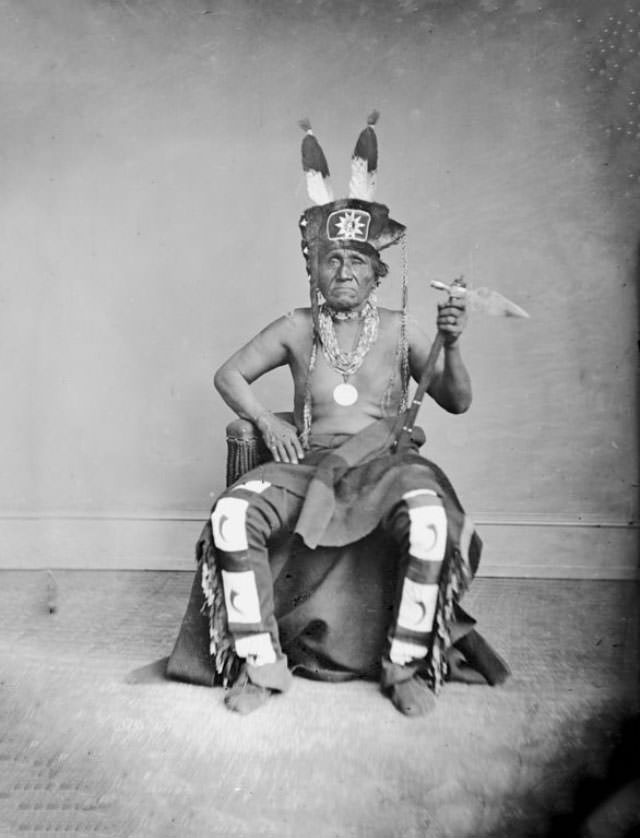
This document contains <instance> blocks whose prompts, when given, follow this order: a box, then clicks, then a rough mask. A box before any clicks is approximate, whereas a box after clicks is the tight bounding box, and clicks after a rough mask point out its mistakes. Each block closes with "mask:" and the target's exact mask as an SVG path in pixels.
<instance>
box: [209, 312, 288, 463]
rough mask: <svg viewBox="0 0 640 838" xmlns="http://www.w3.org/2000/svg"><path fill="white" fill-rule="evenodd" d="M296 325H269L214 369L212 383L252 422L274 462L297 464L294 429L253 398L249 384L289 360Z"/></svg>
mask: <svg viewBox="0 0 640 838" xmlns="http://www.w3.org/2000/svg"><path fill="white" fill-rule="evenodd" d="M294 329H295V322H294V320H293V318H291V317H281V318H280V319H279V320H276V321H274V322H273V323H270V324H269V325H268V326H267V327H266V328H264V329H263V330H262V331H261V332H259V334H257V335H256V336H255V337H254V338H252V339H251V340H250V341H249V342H248V343H247V344H245V345H244V346H243V347H242V348H241V349H239V350H238V351H237V352H235V353H234V354H233V355H232V356H231V357H230V358H229V359H228V360H227V361H225V362H224V364H222V366H221V367H220V368H219V369H218V370H217V372H216V374H215V376H214V384H215V387H216V389H217V391H218V392H219V393H220V395H221V396H222V398H223V399H224V400H225V402H226V403H227V404H228V405H229V407H230V408H231V409H232V410H233V411H234V412H235V413H237V414H238V416H241V417H242V418H243V419H249V420H250V421H251V422H254V423H255V424H256V425H257V426H258V429H259V430H260V433H261V434H262V436H263V438H264V441H265V443H266V445H267V447H268V448H269V449H270V451H271V453H272V454H273V457H274V460H275V461H276V462H285V463H288V462H294V463H295V462H298V460H299V459H302V458H303V456H304V452H303V450H302V446H301V444H300V440H299V439H298V434H297V430H296V428H295V427H294V426H293V425H290V424H289V423H288V422H283V421H282V420H281V419H279V418H278V417H276V416H274V415H273V414H272V413H271V411H270V410H268V409H267V408H266V407H265V406H264V405H263V404H262V403H261V402H260V401H259V399H257V398H256V396H255V394H254V392H253V390H252V388H251V384H252V382H254V381H256V380H257V379H258V378H260V377H261V376H263V375H264V374H265V373H267V372H269V370H272V369H275V368H276V367H281V366H284V364H286V363H287V362H288V360H289V346H290V340H291V338H292V330H294Z"/></svg>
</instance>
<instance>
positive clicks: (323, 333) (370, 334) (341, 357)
mask: <svg viewBox="0 0 640 838" xmlns="http://www.w3.org/2000/svg"><path fill="white" fill-rule="evenodd" d="M335 315H336V313H335V312H332V311H331V309H329V308H328V307H327V306H326V305H323V306H321V308H320V311H319V313H318V328H319V331H320V346H321V347H322V354H323V355H324V357H325V359H326V361H327V363H328V364H329V366H330V367H331V368H332V369H334V370H335V371H336V372H338V373H339V374H340V375H341V376H342V378H343V381H342V383H340V384H338V385H336V387H334V390H333V400H334V401H335V403H336V404H339V405H341V406H342V407H350V406H351V405H352V404H355V403H356V402H357V401H358V390H357V389H356V387H354V386H353V384H349V382H348V381H347V379H348V378H349V376H351V375H353V374H354V373H355V372H357V371H358V370H359V369H360V367H361V366H362V362H363V361H364V359H365V357H366V355H367V353H368V352H369V350H370V349H371V347H372V346H373V344H374V343H375V342H376V340H377V339H378V325H379V323H380V315H379V314H378V308H377V306H376V304H375V299H374V300H372V299H371V298H369V300H367V302H366V303H365V306H364V309H363V311H362V315H361V319H362V326H361V328H360V334H359V335H358V340H357V342H356V345H355V347H354V348H353V349H352V350H351V352H343V351H342V350H341V349H340V346H339V344H338V338H337V337H336V332H335V329H334V326H333V319H334V317H335ZM338 319H343V320H344V319H351V318H350V317H344V316H343V317H341V318H338Z"/></svg>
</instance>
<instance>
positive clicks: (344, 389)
mask: <svg viewBox="0 0 640 838" xmlns="http://www.w3.org/2000/svg"><path fill="white" fill-rule="evenodd" d="M333 400H334V402H335V403H336V404H339V405H341V406H342V407H350V406H351V405H352V404H355V403H356V402H357V401H358V391H357V390H356V388H355V387H354V386H353V384H347V382H346V381H345V382H343V383H342V384H338V385H337V386H336V387H334V390H333Z"/></svg>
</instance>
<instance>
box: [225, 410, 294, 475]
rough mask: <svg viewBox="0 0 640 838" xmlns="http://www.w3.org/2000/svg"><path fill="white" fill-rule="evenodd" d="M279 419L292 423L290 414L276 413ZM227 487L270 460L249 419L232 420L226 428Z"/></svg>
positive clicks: (269, 455)
mask: <svg viewBox="0 0 640 838" xmlns="http://www.w3.org/2000/svg"><path fill="white" fill-rule="evenodd" d="M275 416H277V417H278V418H279V419H283V420H284V421H285V422H291V423H293V414H292V413H282V412H280V413H276V414H275ZM226 437H227V486H230V485H231V484H232V483H235V482H236V480H238V478H239V477H241V476H242V475H243V474H244V473H245V472H247V471H251V469H253V468H256V467H257V466H259V465H260V464H261V463H266V462H269V460H271V459H272V457H271V452H270V451H269V449H268V448H267V446H266V445H265V444H264V441H263V439H262V434H261V433H260V431H259V430H258V429H257V427H256V426H255V425H254V423H253V422H251V421H250V420H249V419H241V418H238V419H233V420H232V421H231V422H229V424H228V425H227V428H226Z"/></svg>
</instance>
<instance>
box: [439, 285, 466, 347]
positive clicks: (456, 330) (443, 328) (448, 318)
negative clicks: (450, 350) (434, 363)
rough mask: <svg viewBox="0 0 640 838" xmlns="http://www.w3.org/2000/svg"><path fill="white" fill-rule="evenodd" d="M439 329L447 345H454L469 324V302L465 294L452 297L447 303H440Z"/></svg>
mask: <svg viewBox="0 0 640 838" xmlns="http://www.w3.org/2000/svg"><path fill="white" fill-rule="evenodd" d="M436 324H437V326H438V331H439V332H440V334H441V335H442V337H443V339H444V345H445V346H454V345H455V344H456V343H457V341H458V338H459V337H460V335H461V334H462V332H463V331H464V328H465V326H466V325H467V304H466V301H465V298H464V297H463V296H459V297H450V298H449V299H448V300H447V302H446V303H438V319H437V321H436Z"/></svg>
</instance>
